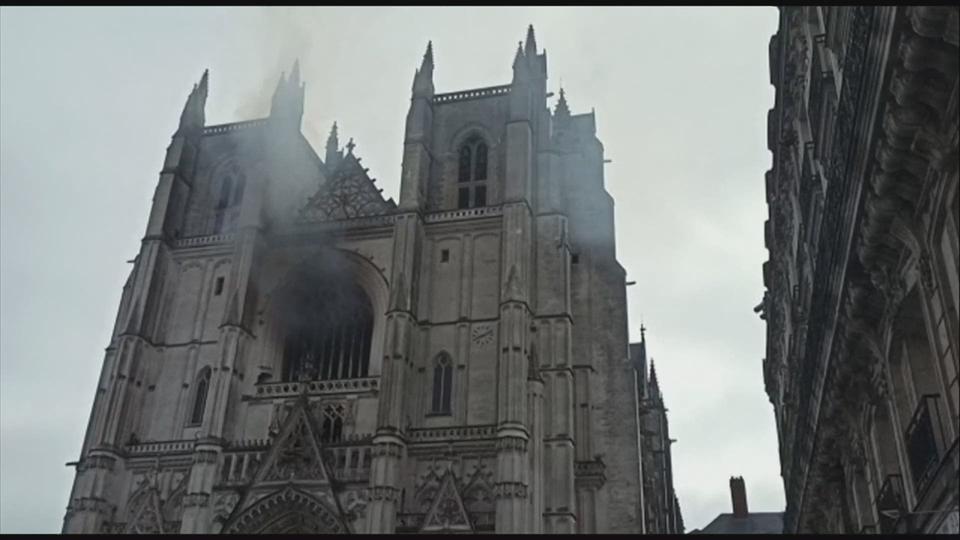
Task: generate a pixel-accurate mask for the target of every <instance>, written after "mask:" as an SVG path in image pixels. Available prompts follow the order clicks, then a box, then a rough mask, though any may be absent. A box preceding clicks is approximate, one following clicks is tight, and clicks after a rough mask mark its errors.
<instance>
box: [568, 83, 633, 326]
mask: <svg viewBox="0 0 960 540" xmlns="http://www.w3.org/2000/svg"><path fill="white" fill-rule="evenodd" d="M553 115H554V116H557V117H565V118H569V117H570V107H568V106H567V95H566V94H565V93H564V92H563V87H562V86H561V87H560V99H558V100H557V106H556V108H554V109H553ZM640 334H641V336H642V335H643V326H641V327H640Z"/></svg>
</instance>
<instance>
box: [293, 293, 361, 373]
mask: <svg viewBox="0 0 960 540" xmlns="http://www.w3.org/2000/svg"><path fill="white" fill-rule="evenodd" d="M311 283H312V284H311ZM291 292H292V296H293V300H292V305H291V307H290V309H289V310H288V312H287V314H286V315H287V317H288V318H287V320H286V321H285V326H286V327H287V335H286V341H285V345H284V351H283V380H285V381H295V380H321V381H327V380H336V379H355V378H359V377H366V376H367V372H368V369H369V366H370V344H371V340H372V336H373V307H372V305H371V304H370V299H369V298H368V297H367V295H366V294H365V293H364V292H363V291H362V290H361V289H360V288H359V287H357V286H355V285H350V284H348V285H346V286H344V284H343V283H342V282H333V281H323V282H320V283H317V282H308V283H304V286H303V287H300V288H298V289H296V290H295V291H291Z"/></svg>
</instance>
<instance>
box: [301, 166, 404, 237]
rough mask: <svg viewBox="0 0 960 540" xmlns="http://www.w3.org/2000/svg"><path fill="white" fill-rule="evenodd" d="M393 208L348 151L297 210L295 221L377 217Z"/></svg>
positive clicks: (392, 204) (391, 200)
mask: <svg viewBox="0 0 960 540" xmlns="http://www.w3.org/2000/svg"><path fill="white" fill-rule="evenodd" d="M350 148H351V149H352V147H350ZM396 207H397V205H396V203H394V202H393V199H390V200H385V199H384V198H383V196H382V195H381V194H380V189H378V188H377V187H376V186H375V185H374V182H373V179H371V178H370V176H368V175H367V171H366V170H365V169H364V168H363V167H361V166H360V162H359V160H358V159H357V158H356V157H355V156H354V155H353V152H348V153H347V155H345V156H343V158H342V159H340V160H338V163H337V166H336V168H335V169H334V171H333V173H332V174H331V175H330V178H329V179H328V180H327V182H326V183H325V184H324V185H323V186H321V187H320V190H319V191H318V192H317V193H316V195H314V196H313V197H311V198H310V199H309V200H308V201H307V204H306V205H304V207H303V208H301V209H300V215H299V218H298V220H299V221H300V222H301V223H316V222H322V221H337V220H342V219H353V218H358V217H367V216H378V215H383V214H387V213H390V212H392V211H393V210H394V209H395V208H396Z"/></svg>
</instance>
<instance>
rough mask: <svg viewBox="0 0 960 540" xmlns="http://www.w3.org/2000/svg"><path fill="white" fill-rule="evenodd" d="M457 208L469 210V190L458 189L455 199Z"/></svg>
mask: <svg viewBox="0 0 960 540" xmlns="http://www.w3.org/2000/svg"><path fill="white" fill-rule="evenodd" d="M457 208H470V189H469V188H460V191H459V196H458V198H457Z"/></svg>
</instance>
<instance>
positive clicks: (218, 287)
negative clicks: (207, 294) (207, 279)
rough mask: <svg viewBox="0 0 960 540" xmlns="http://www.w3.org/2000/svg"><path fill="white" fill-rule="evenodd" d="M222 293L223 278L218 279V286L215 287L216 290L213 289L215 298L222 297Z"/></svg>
mask: <svg viewBox="0 0 960 540" xmlns="http://www.w3.org/2000/svg"><path fill="white" fill-rule="evenodd" d="M222 292H223V278H222V277H218V278H217V284H216V286H214V288H213V294H214V295H215V296H220V293H222Z"/></svg>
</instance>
